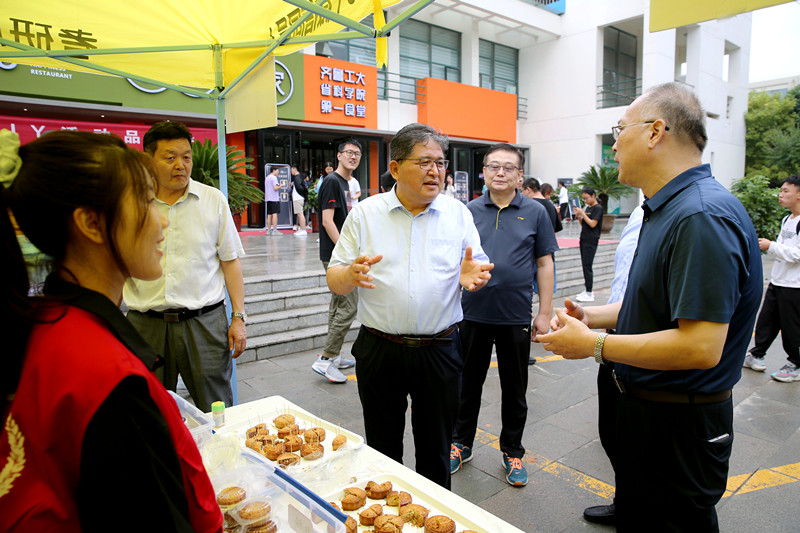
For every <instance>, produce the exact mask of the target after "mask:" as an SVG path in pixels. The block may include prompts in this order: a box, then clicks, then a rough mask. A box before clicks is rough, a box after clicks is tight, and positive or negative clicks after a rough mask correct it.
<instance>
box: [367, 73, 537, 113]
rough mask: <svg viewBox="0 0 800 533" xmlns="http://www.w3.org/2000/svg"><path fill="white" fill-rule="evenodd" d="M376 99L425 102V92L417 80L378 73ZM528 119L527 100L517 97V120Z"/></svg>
mask: <svg viewBox="0 0 800 533" xmlns="http://www.w3.org/2000/svg"><path fill="white" fill-rule="evenodd" d="M378 99H379V100H399V101H400V102H404V103H406V104H417V103H424V102H425V91H423V90H422V89H421V88H420V87H419V86H418V85H417V78H414V77H413V76H404V75H402V74H398V73H397V72H389V71H385V70H384V71H378ZM527 118H528V99H527V98H523V97H522V96H519V95H517V119H520V120H525V119H527Z"/></svg>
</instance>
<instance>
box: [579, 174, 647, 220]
mask: <svg viewBox="0 0 800 533" xmlns="http://www.w3.org/2000/svg"><path fill="white" fill-rule="evenodd" d="M578 185H580V186H581V187H591V188H592V189H594V191H595V192H596V193H597V199H598V200H599V201H600V205H602V206H603V213H608V199H609V198H616V199H620V198H625V197H626V196H630V195H631V194H633V193H634V191H635V189H634V188H633V187H628V186H627V185H623V184H622V183H620V182H619V169H617V168H614V167H601V166H595V165H592V166H591V168H590V169H589V170H587V171H586V172H584V173H583V174H581V177H580V178H578Z"/></svg>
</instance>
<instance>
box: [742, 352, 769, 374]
mask: <svg viewBox="0 0 800 533" xmlns="http://www.w3.org/2000/svg"><path fill="white" fill-rule="evenodd" d="M742 366H744V367H745V368H749V369H750V370H755V371H756V372H763V371H764V370H766V369H767V364H766V363H765V362H764V358H763V357H756V356H755V355H752V354H747V357H745V358H744V364H743V365H742Z"/></svg>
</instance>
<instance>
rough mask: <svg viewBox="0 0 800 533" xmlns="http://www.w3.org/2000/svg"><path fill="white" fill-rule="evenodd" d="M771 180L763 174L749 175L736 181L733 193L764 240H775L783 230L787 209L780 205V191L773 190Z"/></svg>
mask: <svg viewBox="0 0 800 533" xmlns="http://www.w3.org/2000/svg"><path fill="white" fill-rule="evenodd" d="M769 182H770V180H769V179H768V178H767V177H766V176H764V175H762V174H748V175H747V176H745V177H743V178H741V179H739V180H737V181H735V182H734V183H733V186H732V187H731V192H732V193H733V194H734V195H735V196H736V197H737V198H738V199H739V201H740V202H742V205H744V208H745V209H746V210H747V214H749V215H750V220H752V221H753V226H755V228H756V234H758V236H759V237H762V238H764V239H774V238H775V236H776V235H777V234H778V231H780V229H781V218H783V216H784V215H785V214H786V210H785V209H781V207H780V206H779V205H778V193H779V192H780V189H778V188H771V187H770V184H769Z"/></svg>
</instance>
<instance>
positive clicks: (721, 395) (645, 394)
mask: <svg viewBox="0 0 800 533" xmlns="http://www.w3.org/2000/svg"><path fill="white" fill-rule="evenodd" d="M617 387H618V388H619V389H620V391H621V392H622V393H623V394H628V395H630V396H632V397H634V398H638V399H640V400H647V401H648V402H659V403H686V404H709V403H719V402H724V401H725V400H727V399H728V398H730V397H731V391H730V389H728V390H724V391H720V392H714V393H712V394H703V393H699V392H673V391H667V390H651V389H642V388H639V387H635V386H633V385H628V384H627V383H623V382H622V381H619V380H617Z"/></svg>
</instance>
